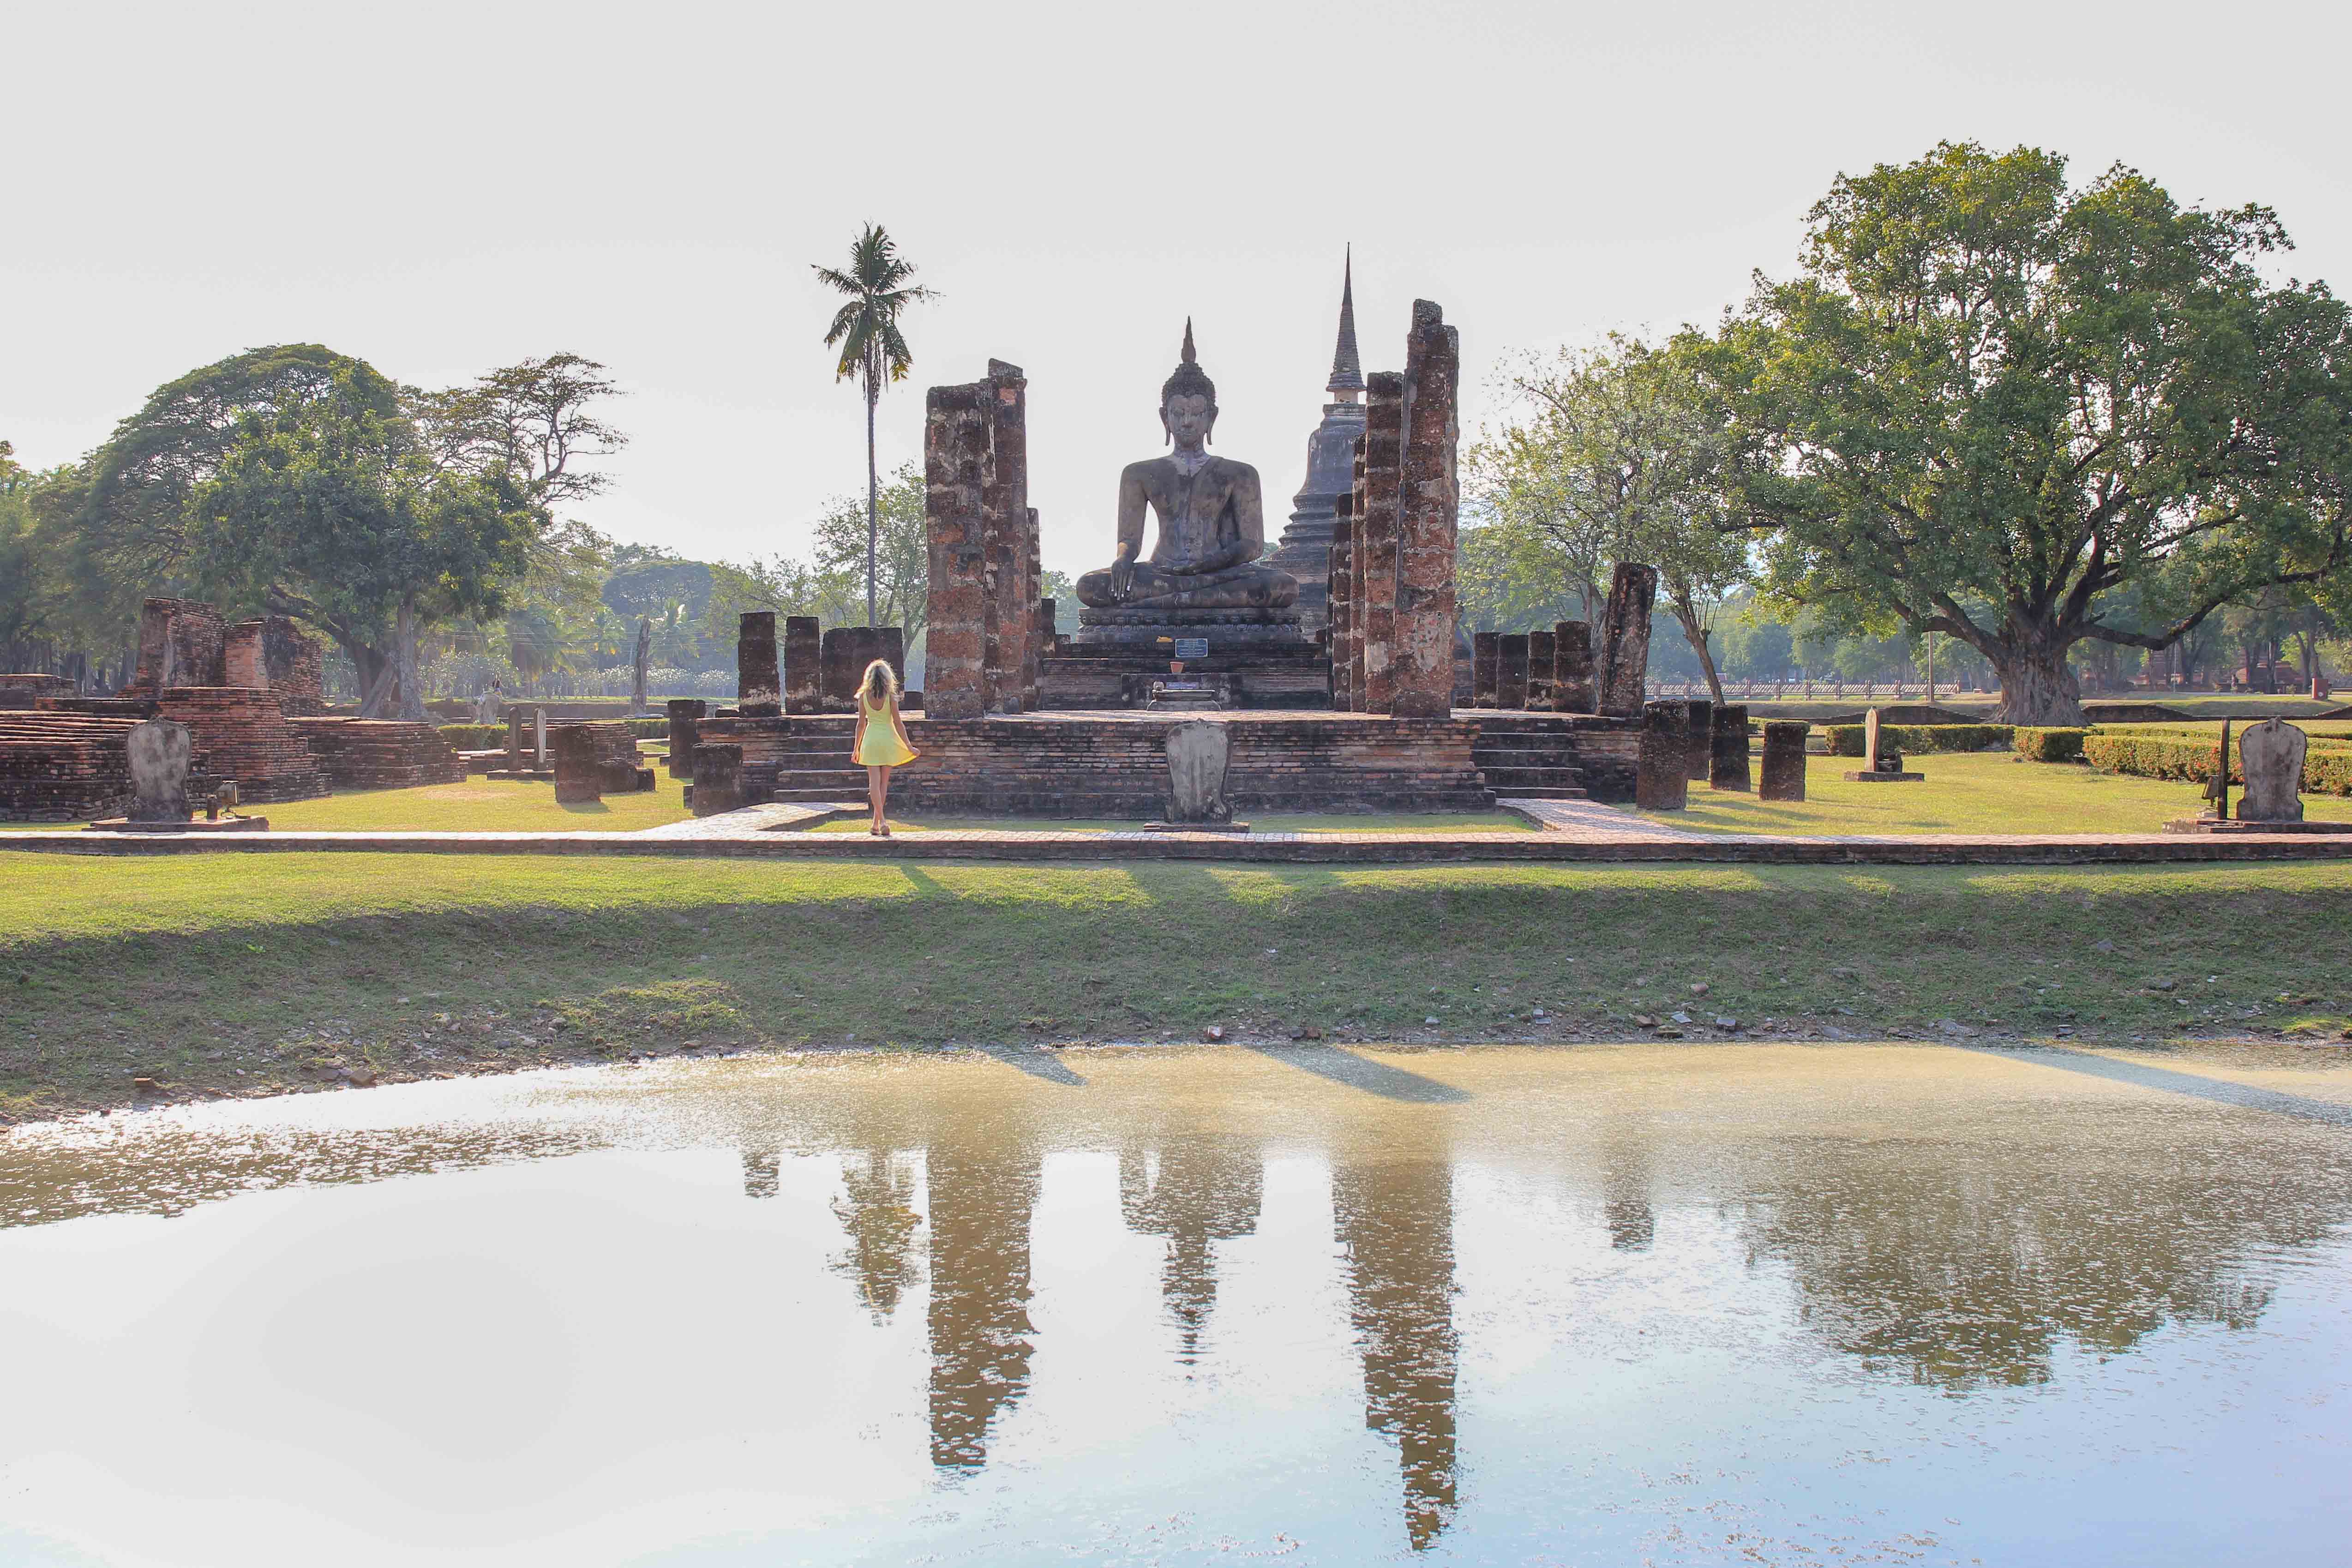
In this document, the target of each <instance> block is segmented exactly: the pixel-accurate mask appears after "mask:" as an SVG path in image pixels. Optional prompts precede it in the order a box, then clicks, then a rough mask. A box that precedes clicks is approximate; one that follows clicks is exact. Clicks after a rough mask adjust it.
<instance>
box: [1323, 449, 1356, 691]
mask: <svg viewBox="0 0 2352 1568" xmlns="http://www.w3.org/2000/svg"><path fill="white" fill-rule="evenodd" d="M1355 500H1356V498H1355V497H1354V496H1352V495H1343V496H1341V497H1339V500H1335V501H1333V502H1332V503H1331V580H1330V583H1329V584H1328V590H1327V592H1326V594H1325V595H1324V601H1323V602H1324V605H1325V606H1326V608H1327V613H1328V615H1329V616H1330V617H1331V620H1330V625H1329V627H1328V630H1329V633H1330V635H1329V637H1328V639H1327V646H1328V647H1329V648H1330V651H1331V707H1332V709H1333V710H1335V711H1337V712H1341V713H1346V712H1349V711H1351V710H1353V709H1354V708H1355V706H1356V698H1355V691H1354V688H1353V685H1352V679H1351V678H1352V669H1351V667H1350V660H1349V653H1348V645H1349V637H1351V636H1352V635H1353V632H1354V627H1355V624H1356V614H1355V611H1356V606H1355V603H1354V595H1355V592H1356V578H1355V551H1356V507H1355Z"/></svg>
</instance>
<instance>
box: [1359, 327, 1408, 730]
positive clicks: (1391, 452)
mask: <svg viewBox="0 0 2352 1568" xmlns="http://www.w3.org/2000/svg"><path fill="white" fill-rule="evenodd" d="M1368 397H1369V401H1368V403H1367V405H1366V406H1365V410H1364V483H1363V500H1362V504H1361V505H1360V506H1359V507H1358V508H1357V510H1356V518H1357V524H1356V539H1357V544H1358V548H1359V550H1360V552H1362V555H1363V574H1364V586H1363V596H1364V711H1365V712H1367V713H1386V712H1388V711H1390V710H1391V706H1392V705H1393V704H1394V702H1395V700H1396V632H1397V545H1398V539H1397V506H1398V496H1397V491H1398V487H1399V486H1400V485H1401V484H1402V482H1403V462H1404V377H1403V376H1402V375H1400V374H1397V373H1396V372H1395V371H1392V370H1376V371H1374V372H1373V373H1372V374H1371V383H1370V392H1369V394H1368Z"/></svg>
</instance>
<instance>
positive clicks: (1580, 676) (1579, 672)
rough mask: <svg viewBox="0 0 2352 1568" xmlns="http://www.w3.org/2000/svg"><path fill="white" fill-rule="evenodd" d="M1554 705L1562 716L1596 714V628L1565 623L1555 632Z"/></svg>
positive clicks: (1552, 696) (1553, 628) (1552, 654)
mask: <svg viewBox="0 0 2352 1568" xmlns="http://www.w3.org/2000/svg"><path fill="white" fill-rule="evenodd" d="M1551 636H1552V652H1551V680H1552V695H1551V700H1552V706H1553V707H1554V708H1555V709H1556V710H1559V712H1562V713H1593V712H1598V711H1599V707H1598V705H1597V704H1596V703H1595V701H1594V698H1593V685H1592V626H1591V623H1589V622H1586V621H1561V622H1559V623H1558V624H1557V625H1555V626H1553V627H1552V629H1551Z"/></svg>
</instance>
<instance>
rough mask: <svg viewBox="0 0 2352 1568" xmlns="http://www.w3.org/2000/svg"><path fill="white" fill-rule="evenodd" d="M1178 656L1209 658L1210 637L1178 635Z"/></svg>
mask: <svg viewBox="0 0 2352 1568" xmlns="http://www.w3.org/2000/svg"><path fill="white" fill-rule="evenodd" d="M1176 657H1177V658H1208V657H1209V639H1208V638H1206V637H1178V638H1177V639H1176Z"/></svg>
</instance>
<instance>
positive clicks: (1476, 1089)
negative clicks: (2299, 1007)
mask: <svg viewBox="0 0 2352 1568" xmlns="http://www.w3.org/2000/svg"><path fill="white" fill-rule="evenodd" d="M2055 1059H2056V1058H2047V1059H2043V1060H2039V1061H2034V1060H2021V1059H2018V1058H2005V1057H2000V1056H1995V1055H1988V1054H1985V1053H1975V1052H1964V1051H1948V1050H1940V1049H1935V1048H1928V1047H1844V1048H1822V1047H1739V1048H1736V1049H1731V1050H1725V1051H1713V1052H1709V1051H1680V1052H1675V1051H1664V1050H1654V1049H1649V1048H1627V1049H1622V1050H1590V1051H1575V1052H1565V1051H1552V1052H1544V1051H1529V1050H1504V1049H1496V1050H1491V1051H1473V1052H1448V1053H1427V1054H1412V1053H1408V1054H1397V1055H1380V1056H1376V1055H1371V1054H1366V1053H1352V1052H1348V1051H1341V1050H1337V1049H1302V1050H1296V1051H1273V1052H1265V1053H1254V1052H1243V1051H1211V1052H1201V1051H1150V1052H1129V1053H1121V1052H1108V1051H1107V1052H1090V1053H1088V1052H1074V1053H1069V1054H1067V1055H1066V1056H1056V1055H1052V1054H1049V1053H1045V1052H1007V1053H1003V1054H1002V1055H1000V1056H999V1057H996V1058H984V1057H964V1058H954V1059H945V1060H943V1059H940V1058H915V1059H894V1058H838V1059H830V1060H821V1061H820V1060H812V1061H809V1062H804V1063H795V1062H791V1061H776V1060H753V1061H738V1062H705V1063H692V1064H679V1065H676V1066H673V1067H669V1068H662V1069H658V1070H652V1071H642V1070H641V1071H603V1072H583V1073H566V1074H559V1075H551V1076H545V1077H541V1078H537V1079H512V1080H502V1081H495V1082H492V1081H484V1082H476V1083H470V1084H447V1085H433V1086H422V1087H418V1088H414V1089H396V1090H378V1091H374V1092H373V1093H369V1094H364V1095H361V1094H351V1095H339V1096H333V1097H326V1098H321V1099H316V1100H302V1101H276V1102H266V1103H261V1104H247V1105H243V1106H234V1107H215V1108H208V1109H205V1110H191V1111H178V1112H170V1113H163V1114H157V1115H152V1116H146V1117H141V1118H136V1119H127V1118H119V1119H114V1120H112V1121H107V1122H98V1123H79V1124H76V1125H73V1126H69V1127H58V1128H46V1129H32V1130H27V1131H23V1132H19V1133H17V1134H16V1135H14V1136H13V1137H12V1138H10V1139H9V1140H8V1141H6V1142H0V1221H5V1223H6V1224H8V1225H10V1226H13V1227H14V1228H13V1229H10V1230H7V1231H5V1232H0V1327H5V1328H6V1329H8V1330H9V1335H8V1337H9V1339H10V1340H11V1341H12V1342H14V1343H15V1344H16V1348H17V1356H16V1361H17V1364H18V1365H19V1366H20V1367H28V1368H30V1370H29V1372H27V1373H25V1374H24V1375H21V1376H19V1377H18V1378H16V1379H15V1380H14V1381H15V1383H16V1388H15V1391H14V1392H15V1395H16V1397H15V1398H14V1400H13V1401H12V1403H13V1405H14V1407H15V1408H14V1411H13V1413H12V1415H11V1417H10V1419H9V1420H8V1422H7V1423H6V1424H5V1436H0V1563H5V1562H16V1561H22V1562H34V1563H47V1562H58V1563H79V1562H85V1561H100V1562H118V1561H119V1562H169V1563H209V1562H222V1563H232V1562H234V1563H256V1562H274V1561H284V1562H316V1561H326V1560H336V1561H350V1562H356V1561H384V1562H394V1561H408V1560H414V1559H415V1558H416V1557H418V1556H421V1555H426V1554H430V1555H432V1556H434V1558H435V1560H436V1562H444V1561H449V1562H465V1561H480V1562H484V1563H490V1562H499V1563H511V1562H518V1561H545V1562H563V1563H588V1562H614V1563H620V1562H662V1563H669V1562H676V1563H687V1562H694V1563H704V1562H727V1563H734V1562H742V1563H752V1562H758V1563H774V1562H793V1561H805V1562H811V1563H898V1562H908V1561H918V1560H920V1561H943V1562H957V1561H972V1562H985V1563H1064V1562H1070V1561H1079V1562H1105V1563H1111V1562H1116V1563H1130V1562H1132V1563H1193V1562H1205V1561H1210V1560H1216V1561H1224V1560H1227V1559H1228V1558H1229V1557H1232V1556H1234V1555H1275V1556H1278V1557H1282V1558H1285V1559H1286V1560H1288V1561H1293V1562H1299V1563H1360V1562H1369V1561H1382V1560H1408V1561H1409V1560H1421V1561H1430V1562H1495V1563H1520V1562H1529V1563H1550V1562H1559V1563H1569V1562H1588V1561H1590V1562H1633V1561H1638V1560H1643V1559H1646V1560H1649V1561H1654V1562H1660V1563H1676V1562H1689V1563H1709V1562H1718V1561H1737V1562H1782V1561H1787V1562H1807V1563H1820V1562H1921V1563H1931V1562H1936V1563H1939V1562H1961V1563H1967V1562H1969V1561H1972V1560H1975V1559H1979V1558H1981V1559H1982V1560H1984V1561H1987V1562H2003V1563H2009V1562H2043V1561H2046V1562H2068V1563H2096V1562H2116V1563H2153V1562H2184V1563H2186V1562H2201V1561H2210V1560H2213V1559H2214V1555H2215V1554H2216V1553H2219V1554H2221V1555H2230V1554H2232V1552H2234V1550H2235V1549H2236V1548H2239V1547H2242V1546H2243V1545H2244V1544H2245V1543H2246V1542H2249V1541H2254V1540H2259V1541H2261V1542H2263V1549H2264V1552H2265V1554H2266V1556H2267V1558H2268V1560H2270V1561H2274V1562H2315V1563H2316V1562H2337V1561H2341V1560H2342V1552H2341V1542H2343V1541H2344V1540H2346V1539H2347V1538H2352V1531H2347V1529H2346V1526H2347V1522H2352V1520H2347V1506H2346V1505H2347V1498H2348V1497H2352V1492H2347V1484H2346V1481H2345V1480H2344V1479H2343V1478H2344V1476H2345V1475H2346V1473H2347V1472H2346V1467H2345V1466H2344V1464H2343V1462H2342V1461H2343V1457H2344V1453H2345V1448H2346V1442H2347V1437H2352V1422H2347V1419H2346V1415H2345V1412H2346V1404H2345V1399H2346V1395H2347V1357H2346V1353H2345V1352H2346V1339H2345V1333H2344V1330H2345V1327H2346V1313H2345V1302H2346V1296H2345V1292H2344V1287H2345V1284H2346V1282H2347V1257H2346V1252H2345V1248H2344V1246H2343V1241H2342V1237H2341V1229H2342V1226H2343V1222H2344V1219H2345V1217H2346V1211H2347V1205H2352V1188H2347V1182H2346V1178H2347V1175H2352V1132H2347V1130H2346V1128H2345V1127H2343V1126H2342V1125H2340V1124H2337V1122H2336V1121H2334V1120H2331V1118H2330V1116H2329V1113H2328V1111H2327V1106H2328V1105H2329V1104H2332V1103H2333V1102H2332V1101H2326V1100H2309V1101H2307V1103H2308V1104H2309V1105H2310V1106H2311V1107H2313V1108H2314V1109H2313V1112H2312V1114H2309V1115H2297V1114H2294V1113H2293V1112H2294V1106H2295V1104H2296V1103H2305V1102H2303V1101H2298V1100H2296V1097H2293V1096H2282V1095H2278V1094H2273V1095H2272V1096H2271V1099H2272V1100H2274V1101H2276V1102H2277V1103H2276V1104H2267V1102H2266V1107H2256V1106H2249V1105H2245V1104H2231V1103H2227V1102H2225V1101H2221V1100H2216V1099H2215V1098H2214V1097H2212V1096H2210V1095H2200V1094H2199V1093H2196V1092H2182V1093H2174V1092H2168V1091H2167V1090H2166V1089H2164V1088H2162V1087H2158V1088H2149V1087H2147V1085H2146V1084H2143V1083H2136V1082H2119V1081H2116V1080H2115V1079H2112V1078H2100V1077H2096V1076H2094V1075H2089V1074H2084V1073H2080V1072H2075V1073H2069V1072H2065V1071H2061V1070H2056V1068H2054V1067H2053V1065H2052V1063H2053V1061H2055ZM2061 1065H2063V1064H2061ZM9 1521H15V1529H16V1533H15V1534H14V1535H12V1534H10V1533H9V1531H10V1528H11V1527H10V1523H9ZM12 1553H13V1555H12ZM85 1554H86V1555H85Z"/></svg>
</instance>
